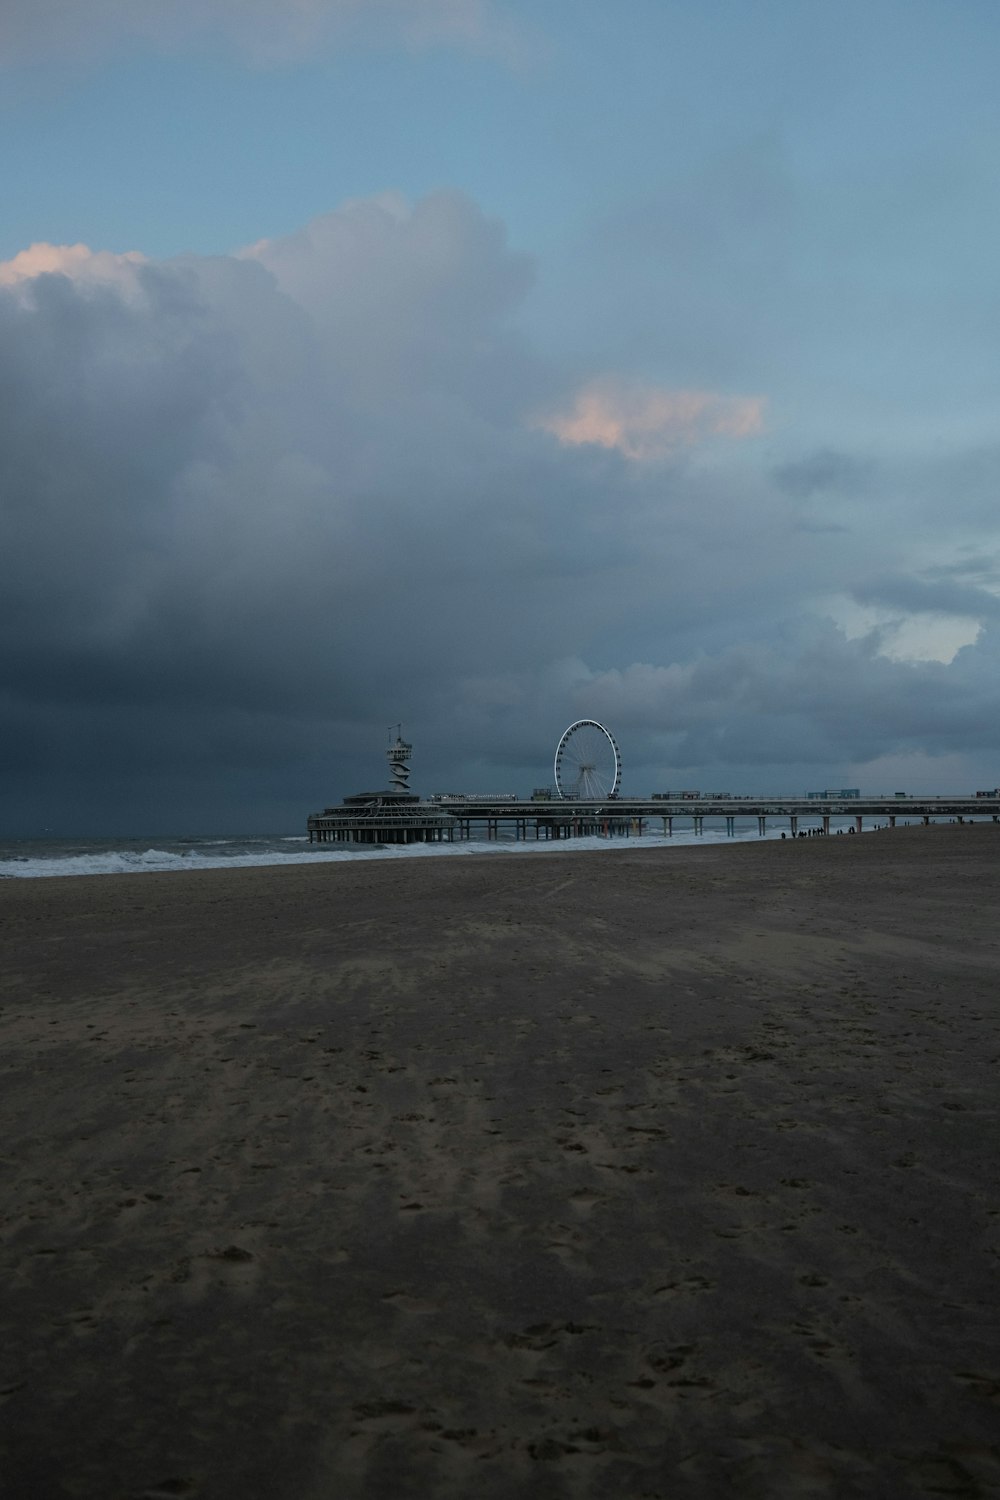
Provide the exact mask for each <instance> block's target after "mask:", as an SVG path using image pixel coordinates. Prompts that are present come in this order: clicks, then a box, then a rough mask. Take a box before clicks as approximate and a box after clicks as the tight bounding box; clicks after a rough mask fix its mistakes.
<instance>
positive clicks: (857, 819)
mask: <svg viewBox="0 0 1000 1500" xmlns="http://www.w3.org/2000/svg"><path fill="white" fill-rule="evenodd" d="M861 823H862V817H861V814H860V813H856V814H855V818H854V826H855V828H856V829H857V831H858V833H860V832H861Z"/></svg>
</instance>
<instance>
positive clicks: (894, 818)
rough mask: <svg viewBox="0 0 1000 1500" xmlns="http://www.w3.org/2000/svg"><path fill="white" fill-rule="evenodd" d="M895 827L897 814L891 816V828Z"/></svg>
mask: <svg viewBox="0 0 1000 1500" xmlns="http://www.w3.org/2000/svg"><path fill="white" fill-rule="evenodd" d="M895 826H896V814H895V813H890V814H889V827H890V828H895Z"/></svg>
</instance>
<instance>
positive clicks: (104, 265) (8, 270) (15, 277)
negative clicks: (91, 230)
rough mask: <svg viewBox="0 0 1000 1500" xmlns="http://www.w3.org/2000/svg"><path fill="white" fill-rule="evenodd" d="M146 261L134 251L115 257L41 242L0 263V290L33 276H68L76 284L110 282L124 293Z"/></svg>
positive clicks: (83, 247)
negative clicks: (137, 268)
mask: <svg viewBox="0 0 1000 1500" xmlns="http://www.w3.org/2000/svg"><path fill="white" fill-rule="evenodd" d="M145 262H146V257H145V256H144V255H140V253H139V252H138V251H137V250H129V251H126V252H125V254H124V255H116V254H114V252H113V251H111V250H91V249H90V247H89V246H88V245H47V244H45V243H44V242H41V243H39V244H36V245H30V246H29V247H28V249H27V250H22V251H20V253H19V254H17V255H15V256H14V257H13V259H12V260H3V261H0V286H16V285H17V284H18V283H19V282H26V281H32V280H34V278H35V277H36V276H44V275H59V276H68V277H69V278H70V280H71V281H76V282H113V283H115V284H116V285H117V286H118V287H119V288H120V289H122V290H124V289H126V288H127V287H128V286H130V285H132V284H133V283H134V280H135V269H136V267H137V266H141V265H144V264H145Z"/></svg>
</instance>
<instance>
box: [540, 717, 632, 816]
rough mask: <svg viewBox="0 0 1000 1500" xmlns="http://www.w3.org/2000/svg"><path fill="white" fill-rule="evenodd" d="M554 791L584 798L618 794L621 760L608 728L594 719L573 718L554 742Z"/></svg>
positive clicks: (588, 799)
mask: <svg viewBox="0 0 1000 1500" xmlns="http://www.w3.org/2000/svg"><path fill="white" fill-rule="evenodd" d="M555 778H556V791H557V792H558V794H559V796H560V797H564V798H566V797H568V798H579V799H581V800H587V801H597V800H603V799H605V798H608V797H615V796H617V795H618V787H619V785H620V783H621V779H622V760H621V754H620V753H619V750H618V745H617V742H616V741H615V737H614V735H613V734H611V732H610V731H609V730H607V729H605V727H604V725H603V724H598V723H597V720H596V719H577V721H576V723H575V724H571V725H570V726H569V728H568V729H567V730H566V732H565V734H564V735H563V737H562V739H561V740H560V741H559V743H558V745H557V746H556V764H555Z"/></svg>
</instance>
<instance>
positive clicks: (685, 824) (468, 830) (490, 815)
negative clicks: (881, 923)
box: [307, 792, 1000, 844]
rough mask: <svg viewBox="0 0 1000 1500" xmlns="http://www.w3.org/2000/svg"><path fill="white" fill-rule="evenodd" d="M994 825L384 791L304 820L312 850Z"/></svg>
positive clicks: (971, 805)
mask: <svg viewBox="0 0 1000 1500" xmlns="http://www.w3.org/2000/svg"><path fill="white" fill-rule="evenodd" d="M983 817H990V818H992V820H993V822H994V823H997V822H1000V797H975V796H973V797H906V798H902V797H895V796H892V797H850V798H848V797H843V798H839V797H838V798H831V799H829V800H827V801H817V800H816V799H815V798H809V797H732V798H726V799H720V798H714V797H698V798H693V797H687V798H684V799H677V800H673V799H671V800H665V799H663V798H662V797H655V796H654V797H643V798H635V797H619V798H615V799H613V800H603V801H602V800H598V799H591V800H586V799H581V800H577V801H574V802H569V801H567V800H565V799H564V798H557V797H553V798H549V799H547V800H545V801H542V800H540V799H537V798H530V799H528V798H525V799H523V800H522V799H517V798H512V799H507V798H489V797H483V798H475V799H469V798H466V797H459V796H445V795H442V796H437V797H433V798H430V799H429V800H426V801H425V800H421V799H420V798H418V797H415V796H412V795H411V796H407V797H401V796H399V795H398V794H396V795H393V794H392V793H390V792H382V793H368V794H361V795H360V796H356V797H348V798H345V800H344V802H343V803H342V804H341V805H340V806H338V807H328V808H326V809H325V810H324V811H323V812H321V813H313V814H312V815H311V816H310V817H309V819H308V825H307V826H308V832H309V841H310V843H320V844H322V843H347V844H411V843H428V842H435V841H438V842H441V841H447V842H453V841H455V840H463V841H471V840H485V841H490V840H494V839H501V838H503V839H514V840H518V841H532V842H534V841H538V840H549V839H572V838H593V837H595V836H597V837H604V838H640V837H642V835H643V834H644V833H649V832H650V831H653V832H656V833H661V832H662V833H663V834H664V835H665V836H666V837H670V836H671V835H672V834H673V833H675V832H679V831H680V830H681V829H684V830H685V831H692V832H694V833H695V834H701V833H703V832H704V826H705V820H706V819H707V818H714V819H720V820H724V822H725V829H726V833H727V834H728V835H729V836H730V837H731V838H732V837H735V835H736V826H737V823H740V824H746V823H747V822H750V824H751V827H752V826H753V824H754V823H756V826H757V833H758V835H759V836H760V837H764V836H765V835H766V834H767V832H768V830H769V829H774V828H775V827H780V828H781V830H782V832H787V834H788V835H789V836H791V837H792V838H795V837H797V836H798V835H799V834H802V833H805V832H807V831H809V830H812V831H813V832H820V833H829V831H830V824H831V820H832V819H849V820H850V826H852V827H853V828H854V829H855V830H856V831H857V832H858V833H861V832H863V831H864V830H865V829H866V828H868V829H870V828H872V827H873V826H879V827H882V826H887V827H889V828H893V827H895V825H896V823H897V822H899V821H903V820H906V821H909V822H922V823H925V824H928V823H936V822H958V823H961V822H965V821H967V820H968V819H970V818H983Z"/></svg>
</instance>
